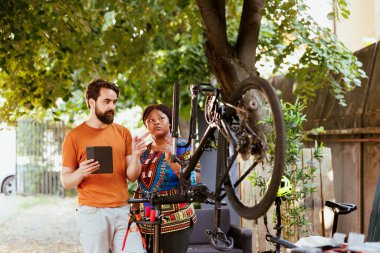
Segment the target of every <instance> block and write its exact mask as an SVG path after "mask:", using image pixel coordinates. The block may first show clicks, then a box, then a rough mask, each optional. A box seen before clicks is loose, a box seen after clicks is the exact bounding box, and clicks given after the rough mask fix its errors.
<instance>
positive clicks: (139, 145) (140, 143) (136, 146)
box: [132, 132, 150, 156]
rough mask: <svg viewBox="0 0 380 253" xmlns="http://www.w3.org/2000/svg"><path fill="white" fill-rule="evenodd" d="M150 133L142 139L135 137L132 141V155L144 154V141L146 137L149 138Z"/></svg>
mask: <svg viewBox="0 0 380 253" xmlns="http://www.w3.org/2000/svg"><path fill="white" fill-rule="evenodd" d="M149 134H150V133H149V132H146V133H145V134H144V135H143V136H141V137H137V136H135V137H133V139H132V155H137V156H140V155H142V154H143V153H144V151H145V150H146V145H147V144H146V142H145V141H144V140H145V138H146V137H148V135H149Z"/></svg>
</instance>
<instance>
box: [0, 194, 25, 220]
mask: <svg viewBox="0 0 380 253" xmlns="http://www.w3.org/2000/svg"><path fill="white" fill-rule="evenodd" d="M22 198H23V197H21V196H16V195H10V196H5V195H4V194H3V193H0V225H1V224H3V223H4V222H5V221H7V220H8V219H9V218H10V217H11V216H12V215H14V214H16V212H17V210H18V208H19V206H20V203H21V201H22Z"/></svg>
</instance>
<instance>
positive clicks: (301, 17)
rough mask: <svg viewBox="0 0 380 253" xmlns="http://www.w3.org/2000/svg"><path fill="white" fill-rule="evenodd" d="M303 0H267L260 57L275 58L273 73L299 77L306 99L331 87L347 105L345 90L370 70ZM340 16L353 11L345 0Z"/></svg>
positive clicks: (298, 91)
mask: <svg viewBox="0 0 380 253" xmlns="http://www.w3.org/2000/svg"><path fill="white" fill-rule="evenodd" d="M307 10H308V7H307V5H306V4H305V1H303V0H301V1H298V0H287V1H280V0H270V1H267V2H266V8H265V11H264V13H263V20H262V26H261V34H260V45H259V47H258V51H259V54H258V60H261V61H262V62H265V61H267V62H270V61H273V62H274V66H275V67H274V68H273V74H278V73H283V74H286V76H287V77H288V78H295V80H296V87H295V94H296V95H298V96H300V97H302V98H303V100H304V102H306V100H307V99H309V98H313V97H314V96H315V94H316V93H315V91H316V90H319V89H321V88H322V87H329V89H330V91H331V92H332V93H333V94H334V95H335V97H336V98H337V99H338V100H339V103H340V104H341V105H345V101H344V93H345V92H347V91H350V90H352V89H354V88H355V87H356V86H360V84H361V80H360V79H361V78H365V77H366V74H365V73H364V71H363V70H362V69H361V66H362V64H361V62H359V61H358V60H357V58H356V57H355V56H354V55H353V54H352V52H351V51H350V50H349V49H348V48H347V47H346V46H345V45H344V44H343V43H341V42H340V41H339V40H338V39H337V37H336V36H335V35H334V34H333V33H332V32H331V30H330V29H328V28H323V27H320V26H319V25H318V24H317V23H316V22H315V21H314V20H313V19H312V18H311V17H310V15H308V14H307V12H306V11H307ZM335 10H336V13H335V14H334V15H336V16H342V17H346V16H347V15H348V14H349V12H348V10H347V5H346V2H345V1H344V0H340V1H337V2H336V8H335Z"/></svg>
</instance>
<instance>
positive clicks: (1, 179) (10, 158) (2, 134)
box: [0, 128, 16, 195]
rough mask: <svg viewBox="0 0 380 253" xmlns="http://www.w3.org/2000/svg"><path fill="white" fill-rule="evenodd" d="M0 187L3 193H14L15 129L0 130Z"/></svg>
mask: <svg viewBox="0 0 380 253" xmlns="http://www.w3.org/2000/svg"><path fill="white" fill-rule="evenodd" d="M0 161H1V168H0V187H1V189H0V190H1V192H2V193H4V194H5V195H10V194H15V193H16V176H15V175H16V130H15V129H14V128H7V129H2V130H0Z"/></svg>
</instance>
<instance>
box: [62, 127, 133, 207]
mask: <svg viewBox="0 0 380 253" xmlns="http://www.w3.org/2000/svg"><path fill="white" fill-rule="evenodd" d="M131 144H132V137H131V133H130V132H129V130H128V129H127V128H125V127H123V126H121V125H118V124H115V123H113V124H110V125H108V126H107V127H105V128H100V129H99V128H92V127H90V126H88V125H87V124H86V123H85V122H84V123H82V124H81V125H80V126H78V127H76V128H74V129H73V130H71V131H70V132H69V133H68V134H67V135H66V137H65V140H64V142H63V147H62V166H65V167H70V168H74V169H77V168H78V167H79V163H81V162H83V161H85V160H86V159H87V155H86V147H87V146H111V147H112V156H113V159H112V160H113V174H91V175H89V176H88V177H86V178H85V179H83V181H82V182H81V183H80V184H79V185H78V187H77V191H78V203H79V205H88V206H93V207H118V206H123V205H126V201H127V200H128V199H129V193H128V186H127V178H126V168H125V160H126V156H127V155H130V154H132V147H131Z"/></svg>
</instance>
